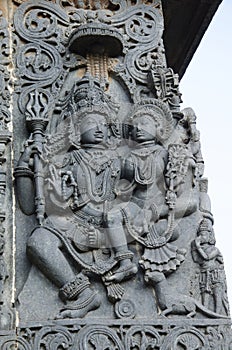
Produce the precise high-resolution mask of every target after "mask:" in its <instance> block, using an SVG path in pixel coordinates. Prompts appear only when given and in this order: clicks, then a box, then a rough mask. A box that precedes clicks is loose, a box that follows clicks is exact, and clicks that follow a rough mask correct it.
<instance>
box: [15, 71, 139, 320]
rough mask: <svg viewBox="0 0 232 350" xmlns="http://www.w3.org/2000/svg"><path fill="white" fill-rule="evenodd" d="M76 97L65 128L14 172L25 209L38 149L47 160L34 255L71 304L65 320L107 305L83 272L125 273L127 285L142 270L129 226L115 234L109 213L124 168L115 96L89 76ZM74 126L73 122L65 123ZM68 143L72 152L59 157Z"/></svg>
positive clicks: (30, 250) (30, 249)
mask: <svg viewBox="0 0 232 350" xmlns="http://www.w3.org/2000/svg"><path fill="white" fill-rule="evenodd" d="M71 94H72V95H71V97H70V99H68V98H66V100H67V101H68V102H67V104H66V107H65V110H64V112H63V113H62V114H61V119H62V118H63V120H64V122H63V126H62V124H60V125H61V126H60V127H61V128H63V130H62V132H61V133H57V134H55V135H54V137H52V136H51V137H49V138H48V141H47V143H46V145H45V150H44V151H43V150H38V149H36V147H35V146H33V144H32V145H31V146H29V147H26V149H25V151H24V152H23V154H22V156H21V158H20V160H19V162H18V167H17V168H16V170H15V176H16V181H17V183H16V185H17V191H18V197H19V200H20V204H21V207H22V208H23V206H24V205H26V206H27V205H28V201H31V194H32V192H33V181H32V175H33V162H31V159H32V157H33V153H34V152H40V157H41V158H43V159H44V162H45V171H46V178H47V181H46V184H45V187H46V190H47V193H48V195H47V197H46V203H45V204H46V216H47V217H46V219H45V222H44V224H43V226H40V227H37V228H35V229H34V230H33V232H32V234H31V236H30V238H29V239H28V242H27V254H28V257H29V259H30V260H31V261H32V263H33V264H34V265H36V266H37V267H38V268H39V269H40V270H41V271H42V273H43V274H44V275H45V276H46V277H47V278H48V279H49V280H50V281H51V282H53V283H54V284H55V285H56V286H57V287H58V288H59V296H60V298H61V299H62V300H63V301H64V302H66V305H65V307H64V308H63V309H62V310H61V312H60V314H59V317H61V318H65V317H70V318H76V317H84V316H85V315H86V314H87V313H88V312H89V311H90V310H94V309H96V308H97V307H99V305H100V298H99V295H98V294H97V292H96V291H94V290H93V288H91V287H90V281H89V278H88V277H87V276H86V274H84V273H83V269H84V270H86V271H90V272H92V273H95V274H97V275H100V276H102V277H103V280H105V281H106V282H107V275H111V276H112V275H114V273H117V272H120V278H118V279H117V280H116V282H121V281H122V280H124V279H128V278H131V277H132V276H134V275H135V274H136V272H137V267H136V265H135V264H134V263H132V258H133V253H132V252H131V251H130V250H129V249H128V246H127V240H126V236H125V233H124V231H123V230H121V231H119V232H116V231H115V230H114V228H112V225H111V220H112V215H111V217H110V218H109V217H108V211H110V209H111V207H112V206H113V202H114V200H115V198H116V187H117V182H118V179H119V177H120V172H121V168H120V162H119V159H118V156H117V154H116V152H115V150H114V149H113V147H112V144H113V141H115V139H116V138H117V137H118V133H117V125H116V124H117V123H116V122H117V120H116V116H115V114H114V111H113V110H112V109H111V108H110V99H109V97H108V96H107V95H106V94H105V93H104V92H103V91H102V90H101V88H100V86H98V85H97V84H96V82H95V81H92V82H91V81H88V79H86V78H84V79H83V80H82V81H80V82H79V84H77V87H76V89H75V90H74V91H72V92H71ZM70 100H71V102H70ZM69 119H70V122H68V123H67V121H68V120H69ZM69 123H71V124H70V125H71V126H70V125H69V127H68V128H67V127H65V125H67V124H69ZM73 128H74V130H75V135H71V134H70V135H69V137H68V139H69V140H70V139H71V143H70V145H68V144H66V142H64V141H63V143H62V138H63V139H64V132H65V130H66V132H68V133H70V130H73ZM73 136H75V140H73ZM66 139H67V137H66ZM62 146H65V147H66V151H63V154H62V152H61V154H59V149H61V148H62ZM25 189H26V191H25ZM31 205H32V206H33V203H31ZM96 236H103V237H104V239H105V245H102V242H100V243H99V244H98V243H96V242H95V241H94V244H93V242H92V237H96ZM109 272H110V274H109Z"/></svg>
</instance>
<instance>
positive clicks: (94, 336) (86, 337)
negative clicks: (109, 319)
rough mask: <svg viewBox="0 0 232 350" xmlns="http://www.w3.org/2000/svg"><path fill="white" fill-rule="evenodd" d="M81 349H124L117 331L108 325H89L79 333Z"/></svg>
mask: <svg viewBox="0 0 232 350" xmlns="http://www.w3.org/2000/svg"><path fill="white" fill-rule="evenodd" d="M78 341H79V346H80V350H92V349H93V350H124V347H123V344H122V342H121V340H120V339H119V337H118V335H117V333H116V332H115V331H114V330H113V329H110V328H109V327H106V326H97V325H93V326H87V327H84V328H83V329H82V330H81V331H80V332H79V334H78Z"/></svg>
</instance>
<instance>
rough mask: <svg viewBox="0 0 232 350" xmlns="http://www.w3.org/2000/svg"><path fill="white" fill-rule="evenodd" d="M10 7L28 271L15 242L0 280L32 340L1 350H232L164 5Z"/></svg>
mask: <svg viewBox="0 0 232 350" xmlns="http://www.w3.org/2000/svg"><path fill="white" fill-rule="evenodd" d="M12 3H14V45H15V47H14V52H12V54H13V56H14V59H15V61H14V62H15V70H14V72H13V73H12V74H14V75H15V76H13V78H14V79H13V80H12V81H14V85H12V86H13V87H12V89H14V91H15V92H16V94H15V95H14V99H13V100H14V101H13V110H14V112H15V113H14V115H15V117H14V119H13V133H14V162H15V167H14V178H15V192H16V195H17V201H16V210H15V222H16V232H15V242H16V250H15V259H16V271H15V277H14V276H13V274H12V269H9V266H8V264H7V263H8V262H9V256H8V255H9V247H10V246H9V243H8V241H6V239H5V238H6V236H5V232H4V230H3V231H2V232H3V241H5V247H4V250H3V252H0V254H1V257H2V258H3V259H2V261H3V264H2V265H1V266H2V271H0V272H2V274H1V276H0V281H1V282H2V288H1V291H2V292H3V293H2V294H3V296H4V295H7V303H9V301H10V300H11V299H12V298H11V295H8V294H7V293H6V291H5V290H6V286H7V285H8V284H9V283H10V281H13V280H14V278H15V287H16V294H15V296H14V306H15V310H16V312H17V313H18V320H19V326H18V330H17V336H16V334H15V335H12V332H11V333H7V334H6V335H4V336H3V337H2V338H0V347H2V348H3V349H8V348H9V349H10V348H11V347H12V346H14V347H15V346H16V347H19V348H20V349H23V350H25V349H26V350H28V349H33V350H39V349H41V348H43V347H46V349H48V350H52V349H54V348H62V349H63V348H66V349H74V348H76V346H77V345H76V344H78V348H80V349H87V348H88V349H126V350H129V349H133V350H134V349H138V348H139V349H148V348H149V349H150V348H151V349H153V348H154V349H161V350H168V349H171V348H173V349H182V348H188V349H198V348H202V349H212V350H216V348H215V347H214V345H215V344H216V346H217V350H218V349H220V348H221V349H223V350H229V349H230V346H231V342H230V320H229V310H228V301H227V297H226V281H225V276H224V270H223V262H222V258H221V254H220V252H219V251H218V249H217V248H216V247H215V242H214V240H213V239H212V235H213V234H212V232H213V231H212V224H213V215H212V212H211V206H210V199H209V196H208V194H207V179H205V178H204V177H203V176H204V162H203V158H202V154H201V145H200V135H199V132H198V130H197V128H196V115H195V113H194V111H193V110H192V109H191V108H185V109H184V110H182V111H181V110H180V103H181V94H180V91H179V81H178V76H177V75H176V74H175V73H174V72H173V70H172V69H171V68H169V67H167V65H166V57H165V49H164V45H163V41H162V34H163V29H164V24H163V15H162V2H161V1H160V0H135V1H134V0H133V1H126V0H124V1H116V0H109V1H105V0H104V1H103V0H102V1H94V0H93V1H69V0H68V1H63V0H58V1H51V0H40V1H39V2H38V1H35V0H25V1H24V0H13V1H12ZM12 20H13V19H12ZM1 23H2V24H4V25H5V26H6V23H5V22H4V21H2V22H1ZM4 33H5V39H4V40H5V41H4V45H5V44H6V43H8V41H9V36H8V35H7V31H6V30H5V32H4ZM4 52H5V53H4V55H5V56H6V57H8V56H9V52H8V51H7V50H6V51H4ZM0 64H1V67H3V68H2V69H1V72H2V71H4V67H6V65H7V64H8V61H7V60H4V59H3V58H2V56H0ZM1 76H2V75H1ZM2 77H3V78H2V80H1V87H2V88H1V91H0V92H1V95H0V98H1V102H3V103H2V106H1V111H2V114H3V115H4V118H3V122H2V123H3V124H2V125H3V129H4V130H3V131H4V135H5V136H4V137H2V138H1V139H0V144H1V145H2V146H1V145H0V147H1V155H0V163H1V164H0V165H1V166H2V169H3V170H4V171H3V172H4V174H6V171H5V170H6V167H5V156H4V150H5V146H6V144H7V142H8V141H9V140H10V133H9V132H8V130H7V123H8V121H9V118H8V117H9V115H10V114H8V109H9V105H8V104H7V103H8V102H7V93H8V91H9V89H8V83H9V76H8V75H7V74H5V75H4V76H2ZM113 97H114V98H113ZM1 130H2V129H1ZM1 135H2V133H1ZM21 145H23V150H20V147H21ZM2 149H3V151H2ZM20 151H21V154H20ZM1 174H2V172H1ZM4 176H5V175H4ZM4 176H1V178H0V186H1V191H0V192H1V193H0V199H1V203H3V204H4V200H5V195H4V191H5V190H6V181H5V177H4ZM2 199H3V200H2ZM0 214H1V213H0ZM3 214H4V213H2V215H1V217H0V219H1V223H3V222H4V220H5V214H4V215H3ZM206 222H207V225H208V226H207V227H208V229H207V234H206V233H205V231H202V229H201V228H202V227H203V226H204V225H205V223H206ZM199 227H200V228H199ZM206 236H207V237H206ZM5 258H6V259H5ZM5 264H6V265H5ZM5 266H6V267H7V269H6V270H5ZM6 271H7V273H6ZM213 271H214V272H213ZM8 274H9V277H8V278H6V277H7V275H8ZM195 276H197V278H198V279H196V278H195ZM1 277H2V278H1ZM194 283H195V284H194ZM193 284H194V288H192V286H193ZM12 285H13V284H12ZM32 296H33V301H32ZM2 299H3V298H2ZM7 303H3V305H2V306H1V318H0V321H1V325H2V329H5V330H8V329H12V327H13V323H12V322H13V321H12V320H14V317H13V316H12V315H11V312H10V308H9V307H8V304H7ZM99 318H100V320H101V321H100V322H99V321H98V319H99ZM176 319H178V322H179V323H178V324H177V323H176ZM99 323H100V324H99ZM183 324H185V325H186V326H178V325H183ZM209 324H210V326H209Z"/></svg>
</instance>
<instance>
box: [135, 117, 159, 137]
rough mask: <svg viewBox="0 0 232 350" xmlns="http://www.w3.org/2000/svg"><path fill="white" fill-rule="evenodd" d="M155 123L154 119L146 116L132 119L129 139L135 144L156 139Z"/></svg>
mask: <svg viewBox="0 0 232 350" xmlns="http://www.w3.org/2000/svg"><path fill="white" fill-rule="evenodd" d="M156 130H157V127H156V123H155V121H154V119H153V118H152V117H151V116H150V115H148V114H144V115H143V116H138V117H135V118H134V119H133V125H132V131H131V139H132V140H133V141H135V142H138V143H142V142H145V141H152V140H155V139H156Z"/></svg>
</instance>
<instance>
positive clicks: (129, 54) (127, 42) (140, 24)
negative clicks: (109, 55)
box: [14, 0, 166, 113]
mask: <svg viewBox="0 0 232 350" xmlns="http://www.w3.org/2000/svg"><path fill="white" fill-rule="evenodd" d="M16 2H17V3H18V4H21V5H20V6H19V8H18V9H17V10H16V12H15V16H14V27H15V32H16V35H17V36H18V37H19V38H20V39H21V40H23V45H22V44H21V43H20V42H19V43H18V46H17V56H16V66H17V78H18V91H19V92H20V97H19V102H18V104H19V109H20V111H21V112H22V113H23V112H24V108H25V103H26V102H27V101H28V96H29V94H30V92H31V91H33V90H35V89H36V90H40V91H43V90H44V93H45V91H46V94H47V96H48V99H49V101H50V105H51V106H52V104H53V102H54V100H55V99H56V98H57V96H58V94H59V91H60V89H61V87H62V85H63V82H64V80H65V77H66V76H67V73H68V71H69V69H70V68H74V67H75V66H76V67H77V66H81V65H86V62H85V59H84V58H83V57H80V56H78V55H73V54H70V52H69V50H68V48H67V45H68V40H67V38H68V37H69V36H70V34H71V33H72V32H73V31H74V30H77V31H78V30H79V29H78V28H79V27H80V30H81V28H82V25H84V24H86V23H89V24H90V31H91V26H92V25H93V24H92V23H93V22H95V23H96V26H97V28H98V30H101V27H102V26H103V27H102V28H103V29H104V30H106V27H108V28H109V30H111V31H112V29H114V31H115V33H117V31H118V33H119V34H120V32H121V33H122V39H120V40H122V43H121V44H122V45H123V52H124V56H125V57H124V58H123V57H122V58H121V59H120V60H119V61H118V63H117V64H113V65H111V64H110V62H109V63H108V64H109V70H111V71H113V72H114V74H116V75H117V76H118V77H119V78H120V79H122V80H123V82H124V84H125V85H126V86H127V87H128V89H129V91H130V93H131V95H133V94H134V93H135V91H136V89H138V86H137V85H140V84H142V85H147V75H148V72H149V70H150V69H151V66H152V64H153V63H154V62H155V61H156V60H157V59H159V61H160V59H161V61H162V65H165V64H166V63H165V56H164V50H163V49H162V48H163V44H162V40H161V38H162V33H163V18H162V15H161V9H160V7H161V5H160V1H155V2H154V4H153V6H150V5H151V4H150V3H149V2H145V4H144V2H140V1H137V2H136V3H135V4H134V5H136V6H129V5H128V4H127V2H126V1H125V2H118V1H111V2H110V3H112V4H114V5H115V6H116V8H120V9H121V10H120V11H114V12H111V11H95V10H94V9H95V8H97V5H96V4H95V5H93V7H94V9H93V10H92V11H91V10H89V11H83V10H81V8H82V7H83V6H84V8H85V5H83V6H81V4H80V3H83V4H84V2H83V1H82V2H78V1H77V2H75V1H71V2H70V1H69V2H67V1H65V2H62V1H60V2H58V1H56V2H54V1H46V0H40V1H34V0H29V1H27V2H22V1H20V2H19V1H16ZM78 3H79V4H78ZM93 3H94V2H93ZM98 3H99V4H100V2H98ZM101 3H103V2H101ZM104 3H105V2H104ZM142 3H143V4H142ZM67 4H68V5H69V6H66V5H67ZM70 5H71V6H70ZM99 6H100V5H99ZM101 6H103V5H102V4H101ZM103 7H104V6H103ZM106 7H107V6H106ZM103 29H102V30H103ZM93 30H96V29H94V28H93ZM112 33H113V32H112ZM160 52H162V54H161V55H160ZM110 66H111V68H110Z"/></svg>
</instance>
